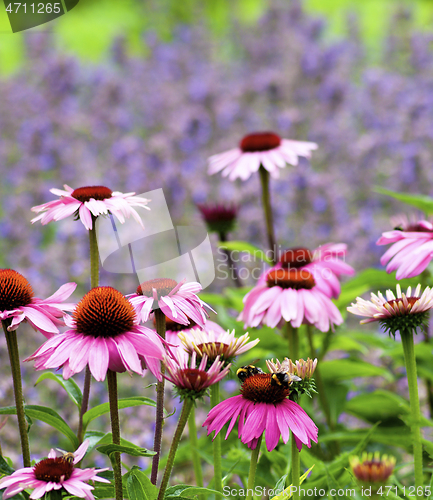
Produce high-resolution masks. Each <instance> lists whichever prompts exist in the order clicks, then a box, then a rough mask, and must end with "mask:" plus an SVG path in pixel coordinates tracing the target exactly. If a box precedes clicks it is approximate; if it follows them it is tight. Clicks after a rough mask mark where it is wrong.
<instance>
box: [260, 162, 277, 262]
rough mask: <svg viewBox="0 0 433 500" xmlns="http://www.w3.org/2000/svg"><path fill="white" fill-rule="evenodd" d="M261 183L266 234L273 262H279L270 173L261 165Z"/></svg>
mask: <svg viewBox="0 0 433 500" xmlns="http://www.w3.org/2000/svg"><path fill="white" fill-rule="evenodd" d="M259 172H260V182H261V184H262V204H263V210H264V212H265V221H266V232H267V235H268V243H269V248H270V249H271V251H272V256H273V257H272V260H273V261H274V263H276V262H277V247H276V245H275V234H274V220H273V215H272V205H271V192H270V189H269V172H268V171H267V170H266V169H265V168H264V167H263V165H260V168H259Z"/></svg>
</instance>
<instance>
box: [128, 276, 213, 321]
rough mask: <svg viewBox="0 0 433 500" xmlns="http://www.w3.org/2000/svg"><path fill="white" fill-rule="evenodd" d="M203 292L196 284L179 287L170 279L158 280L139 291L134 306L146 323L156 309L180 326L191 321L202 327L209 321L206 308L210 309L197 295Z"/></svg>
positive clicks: (132, 295) (140, 287)
mask: <svg viewBox="0 0 433 500" xmlns="http://www.w3.org/2000/svg"><path fill="white" fill-rule="evenodd" d="M201 289H202V286H201V285H200V283H197V282H195V281H193V282H191V283H185V280H183V281H181V282H180V283H177V282H176V281H175V280H172V279H170V278H156V279H153V280H149V281H145V282H143V283H141V285H139V286H138V287H137V293H134V294H131V295H129V296H128V297H129V298H130V301H131V304H132V305H133V306H134V308H135V310H136V312H137V315H138V317H139V319H140V321H142V322H143V323H145V322H146V321H147V320H148V319H149V315H150V313H151V312H152V310H153V309H158V308H159V309H161V311H162V312H163V313H164V314H165V315H166V317H167V318H170V319H171V320H172V321H174V322H176V323H181V324H182V325H189V323H190V320H192V321H194V322H195V323H196V324H197V325H199V326H200V327H203V326H204V324H205V321H206V315H207V312H206V310H205V307H208V308H209V309H210V307H209V306H208V305H207V304H206V303H205V302H203V301H202V300H200V299H199V298H198V297H197V295H196V294H197V292H199V291H200V290H201Z"/></svg>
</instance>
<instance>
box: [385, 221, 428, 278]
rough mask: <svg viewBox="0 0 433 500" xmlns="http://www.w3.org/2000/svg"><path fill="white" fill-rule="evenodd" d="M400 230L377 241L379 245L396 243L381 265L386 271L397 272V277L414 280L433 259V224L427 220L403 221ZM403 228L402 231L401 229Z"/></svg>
mask: <svg viewBox="0 0 433 500" xmlns="http://www.w3.org/2000/svg"><path fill="white" fill-rule="evenodd" d="M399 226H400V227H399V228H398V229H394V230H393V231H387V232H385V233H383V234H382V236H381V237H380V238H379V239H378V240H377V242H376V244H377V245H389V244H390V243H394V244H393V245H392V246H391V247H390V248H388V250H387V251H386V252H385V253H384V254H383V255H382V258H381V259H380V263H381V264H382V265H383V266H384V265H385V264H387V263H388V265H387V266H386V271H387V272H388V273H392V272H393V271H395V270H397V272H396V275H395V277H396V278H397V279H398V280H400V279H402V278H412V277H413V276H417V275H418V274H421V273H422V272H423V271H424V270H425V269H426V268H427V266H428V265H429V263H430V261H431V260H432V257H433V224H432V223H431V222H429V221H427V220H420V221H416V222H413V221H408V220H407V219H403V220H402V221H401V223H400V224H399ZM400 228H401V229H400Z"/></svg>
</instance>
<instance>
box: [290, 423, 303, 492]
mask: <svg viewBox="0 0 433 500" xmlns="http://www.w3.org/2000/svg"><path fill="white" fill-rule="evenodd" d="M291 441H292V486H293V488H292V491H293V500H299V498H300V495H299V476H300V474H301V460H300V457H299V450H298V447H297V446H296V441H295V435H294V434H293V432H292V439H291Z"/></svg>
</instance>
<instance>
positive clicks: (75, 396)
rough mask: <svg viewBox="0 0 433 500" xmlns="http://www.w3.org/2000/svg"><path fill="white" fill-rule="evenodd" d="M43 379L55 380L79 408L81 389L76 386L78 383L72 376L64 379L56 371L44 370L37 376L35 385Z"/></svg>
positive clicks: (81, 397)
mask: <svg viewBox="0 0 433 500" xmlns="http://www.w3.org/2000/svg"><path fill="white" fill-rule="evenodd" d="M43 380H54V381H55V382H57V383H58V384H59V385H60V386H62V387H63V389H64V390H65V391H66V393H67V394H68V396H69V397H70V399H71V400H72V402H73V403H74V404H76V405H77V406H78V408H81V403H82V401H83V394H82V393H81V389H80V388H79V387H78V385H77V384H76V382H75V381H74V380H73V379H72V378H70V379H68V380H64V378H63V376H62V375H60V374H58V373H53V372H46V373H43V374H42V375H41V376H40V377H39V378H38V380H36V383H35V385H38V384H39V383H40V382H42V381H43Z"/></svg>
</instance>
